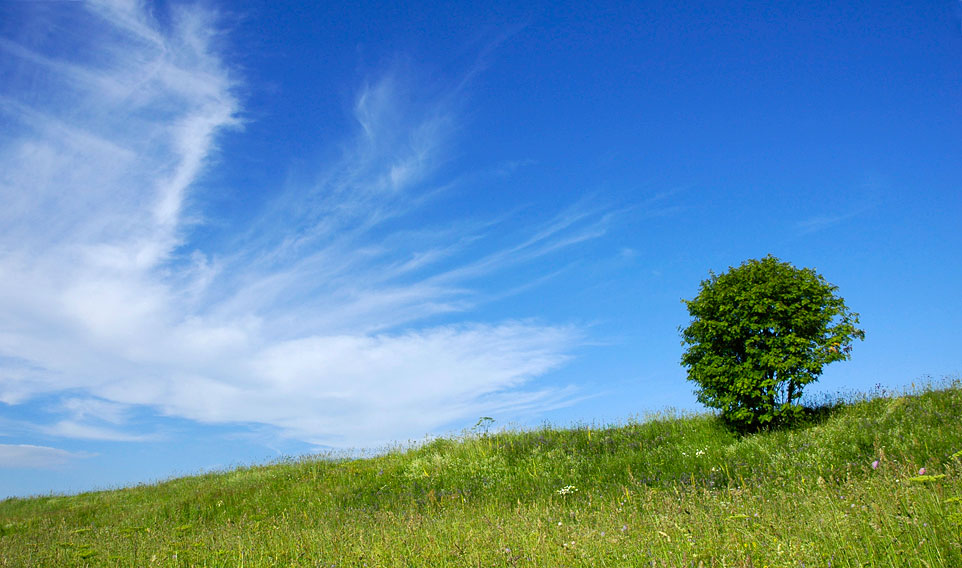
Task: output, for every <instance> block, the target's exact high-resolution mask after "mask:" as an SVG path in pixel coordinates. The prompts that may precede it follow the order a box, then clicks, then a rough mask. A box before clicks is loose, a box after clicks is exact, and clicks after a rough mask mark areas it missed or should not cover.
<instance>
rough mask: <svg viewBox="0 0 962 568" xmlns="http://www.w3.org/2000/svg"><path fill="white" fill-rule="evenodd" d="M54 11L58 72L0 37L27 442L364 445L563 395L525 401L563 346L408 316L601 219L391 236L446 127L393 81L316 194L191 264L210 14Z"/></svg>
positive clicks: (526, 330)
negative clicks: (247, 435) (28, 409)
mask: <svg viewBox="0 0 962 568" xmlns="http://www.w3.org/2000/svg"><path fill="white" fill-rule="evenodd" d="M57 14H59V15H58V16H56V17H58V18H63V20H58V21H56V22H54V23H55V24H57V26H59V27H61V28H64V29H75V30H78V31H77V32H76V33H73V34H69V36H68V38H67V39H66V40H64V41H69V42H72V43H73V44H74V45H73V49H70V50H58V53H60V55H58V57H56V58H55V57H53V56H51V55H49V54H48V53H47V52H45V51H44V44H43V43H42V42H39V43H38V42H35V41H32V40H31V38H32V37H33V36H32V35H31V34H28V33H27V34H24V35H23V36H22V37H17V38H14V39H9V40H5V41H4V42H3V43H0V52H2V53H0V61H6V62H7V64H6V65H7V67H8V68H7V69H3V68H2V67H0V71H5V73H4V76H5V77H8V78H9V80H6V81H5V84H6V87H0V121H2V124H4V125H10V126H11V128H5V129H4V131H3V133H0V172H3V173H0V198H2V199H3V201H4V203H6V204H10V206H9V207H5V208H3V209H0V226H2V227H3V229H2V230H0V273H2V274H4V278H3V279H0V401H3V402H7V403H9V404H16V403H25V402H27V401H29V400H30V399H31V398H32V397H36V396H39V395H45V394H60V395H61V396H65V402H64V403H63V404H62V405H61V407H60V408H59V409H57V410H56V413H57V414H58V416H57V417H56V418H55V419H54V421H53V422H52V423H51V424H46V425H41V426H40V429H41V431H43V432H45V433H46V434H48V435H55V436H62V437H71V438H80V439H97V440H114V441H138V440H144V439H148V438H149V439H154V438H153V437H152V436H145V435H143V434H137V433H130V432H128V431H127V430H128V429H129V428H128V417H129V411H130V409H131V408H133V407H147V408H151V409H154V410H155V411H156V412H159V413H162V414H165V415H169V416H175V417H182V418H188V419H192V420H196V421H201V422H207V423H233V422H254V423H261V424H266V425H271V426H274V427H277V428H279V429H280V430H281V431H282V432H283V433H285V434H286V435H288V436H294V437H297V438H299V439H301V440H305V441H309V442H312V443H318V444H329V445H339V446H362V445H363V446H371V445H376V444H381V443H385V442H387V441H389V440H391V439H398V438H419V437H421V436H422V435H424V434H425V433H427V432H429V431H432V430H434V429H436V428H439V427H441V426H443V425H446V424H449V423H451V422H452V421H455V420H462V419H466V418H468V419H469V418H475V417H477V416H478V415H482V414H492V413H495V412H497V411H499V410H500V411H513V412H517V411H521V410H525V409H539V408H542V409H544V408H550V407H556V406H558V405H562V404H565V403H567V402H570V401H571V400H573V398H572V397H573V395H574V393H573V392H572V391H571V390H570V389H565V388H545V389H541V390H536V391H532V390H530V389H526V388H525V385H526V384H527V383H528V382H529V381H530V380H531V379H532V378H535V377H538V376H541V375H543V374H545V373H547V372H549V371H551V370H552V369H555V368H557V367H558V366H559V365H561V364H563V363H564V361H565V360H566V359H567V357H568V356H567V353H569V352H570V350H571V349H572V348H573V347H574V346H575V345H576V344H577V343H578V341H579V339H580V334H579V332H578V331H577V330H576V329H573V328H569V327H565V326H555V325H544V324H540V323H536V322H518V321H502V322H499V323H487V324H481V323H464V324H461V325H450V326H432V327H425V326H419V325H417V322H418V321H419V320H423V319H424V318H425V317H427V316H432V315H437V314H445V313H449V314H450V313H455V312H459V311H464V310H467V309H470V308H471V307H473V306H474V305H476V303H477V302H478V301H480V300H479V297H478V296H479V294H478V292H477V290H476V283H477V282H478V281H479V280H480V279H484V278H486V277H489V276H490V275H492V274H493V273H495V272H497V271H499V270H504V269H506V268H510V267H512V266H516V265H518V264H520V263H524V262H531V261H532V260H536V259H538V258H541V257H544V256H546V255H550V254H553V253H556V252H557V251H558V250H560V249H562V248H565V247H570V246H574V245H576V244H577V243H580V242H583V241H585V240H588V239H592V238H596V237H598V236H599V235H601V234H603V232H604V229H605V223H606V220H605V218H604V215H603V212H601V211H598V210H592V209H590V208H588V207H585V206H575V207H573V208H571V209H569V210H568V211H565V212H562V213H561V214H559V215H558V216H557V217H556V218H554V219H549V220H547V221H545V222H544V223H543V225H542V226H536V227H533V228H532V231H531V236H528V237H519V238H518V239H517V244H508V245H501V246H500V247H498V246H494V245H492V244H490V243H489V242H488V241H489V237H490V235H491V233H497V232H498V227H497V225H492V224H490V223H486V222H484V221H478V220H473V221H467V220H466V221H453V222H452V223H451V224H450V225H449V226H446V227H436V228H430V227H427V228H425V227H417V228H416V229H411V228H410V227H409V226H405V228H399V226H401V225H403V224H398V223H394V222H395V221H397V220H399V219H403V218H404V216H405V215H407V214H408V213H410V212H411V211H412V210H415V209H416V208H417V207H420V206H423V205H424V204H425V203H427V202H429V200H430V199H432V198H433V197H434V196H435V195H436V192H437V190H438V189H437V188H438V187H440V186H441V185H443V184H440V185H438V184H436V183H435V182H432V181H431V180H432V176H433V175H434V174H435V173H436V171H437V168H438V166H439V165H440V164H442V163H444V160H445V157H446V156H445V153H444V151H443V148H444V147H445V143H446V142H448V141H449V137H450V135H451V133H452V131H453V129H454V123H455V121H454V118H453V113H452V111H451V109H450V108H448V106H447V105H446V103H445V102H444V97H443V96H442V97H440V98H436V99H430V100H428V101H427V102H425V103H423V104H420V105H412V104H408V103H402V102H401V101H407V100H412V99H417V97H416V96H414V95H416V93H412V92H410V90H411V89H414V87H413V86H411V85H409V84H407V83H405V81H404V80H403V78H402V77H401V76H400V75H399V74H397V73H396V74H393V75H391V74H389V75H388V76H387V78H384V79H382V80H379V81H373V82H372V83H371V84H370V85H368V86H367V87H366V88H364V89H362V90H361V93H360V94H359V96H358V98H357V104H356V105H355V113H356V118H357V122H358V125H359V134H358V136H357V137H356V139H354V140H353V141H350V142H349V143H347V144H345V146H344V154H343V156H342V158H341V159H340V160H338V161H335V162H333V163H331V164H328V165H327V166H326V167H323V168H321V174H320V175H319V177H318V180H319V181H318V182H317V183H316V184H315V185H313V186H308V187H304V186H291V187H289V188H287V190H286V192H284V193H283V195H282V196H281V197H280V198H279V199H278V200H277V201H276V202H275V203H274V204H273V205H272V206H271V207H269V208H267V209H266V210H265V211H264V212H263V214H262V215H261V216H260V218H259V219H258V220H257V221H256V222H255V223H254V224H253V226H251V227H250V228H244V229H243V230H240V229H238V231H237V232H236V236H235V240H234V241H233V242H231V243H229V245H228V247H227V248H226V249H212V248H209V246H208V244H207V243H204V242H193V241H191V240H190V233H189V229H190V226H189V223H188V219H190V218H194V217H195V216H196V214H194V213H191V212H190V211H189V203H190V200H189V192H190V191H191V190H192V189H193V188H194V187H195V186H196V185H197V183H198V181H199V178H200V176H201V174H202V173H203V170H204V167H205V164H207V163H208V161H209V158H210V156H211V155H212V154H213V153H214V152H216V150H217V146H216V142H217V139H218V136H222V135H223V133H224V132H225V130H228V129H231V128H235V127H236V126H237V125H238V119H237V115H238V113H239V112H240V106H239V103H238V102H237V100H236V99H235V97H234V95H233V90H232V89H233V88H234V85H235V81H234V79H233V78H232V76H231V74H230V73H229V72H228V71H227V69H226V67H225V65H224V64H223V63H222V62H221V61H220V60H219V59H218V56H217V50H216V48H215V47H216V46H215V45H214V44H215V43H216V39H217V36H216V34H214V33H212V32H211V31H210V30H211V29H213V23H214V22H213V20H212V18H211V17H210V15H208V14H205V13H204V12H201V11H199V10H186V9H183V10H181V9H176V10H175V11H174V17H173V19H172V24H171V26H170V29H169V31H164V32H161V31H160V29H159V27H158V26H156V25H155V24H154V23H153V21H152V20H151V19H150V17H149V16H147V15H146V14H145V13H143V11H142V10H141V8H140V5H139V4H135V3H127V2H120V1H116V2H92V3H83V4H80V5H77V6H71V7H70V8H69V9H67V10H64V11H63V12H58V13H57ZM47 15H48V16H49V15H50V14H49V13H47ZM27 25H32V26H43V25H47V24H46V23H43V22H32V21H31V22H29V24H27ZM166 29H167V28H165V30H166ZM93 31H96V32H98V33H92V32H93ZM64 53H66V54H67V55H63V54H64ZM0 65H4V64H0ZM37 77H42V78H43V80H42V81H40V82H39V84H38V83H37ZM24 94H30V95H31V96H24ZM499 237H503V235H499ZM502 241H503V239H502ZM63 393H82V394H80V395H73V394H71V395H64V394H63ZM11 447H13V446H7V448H11ZM46 450H49V451H50V452H57V451H58V450H53V449H50V448H47V449H46ZM10 451H12V450H10ZM48 455H50V456H53V455H59V454H49V453H48Z"/></svg>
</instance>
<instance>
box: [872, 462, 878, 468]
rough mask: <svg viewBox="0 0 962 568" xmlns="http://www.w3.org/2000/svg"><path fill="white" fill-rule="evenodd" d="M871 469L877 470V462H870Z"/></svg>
mask: <svg viewBox="0 0 962 568" xmlns="http://www.w3.org/2000/svg"><path fill="white" fill-rule="evenodd" d="M872 469H878V460H875V461H873V462H872Z"/></svg>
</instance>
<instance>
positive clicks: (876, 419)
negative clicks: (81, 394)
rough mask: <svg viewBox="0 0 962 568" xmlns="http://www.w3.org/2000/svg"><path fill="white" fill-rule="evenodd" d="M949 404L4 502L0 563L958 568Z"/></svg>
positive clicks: (956, 405) (585, 437) (611, 435)
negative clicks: (794, 423) (780, 426)
mask: <svg viewBox="0 0 962 568" xmlns="http://www.w3.org/2000/svg"><path fill="white" fill-rule="evenodd" d="M960 417H962V384H960V383H959V382H958V381H955V382H954V383H952V384H950V385H942V386H940V387H929V388H926V389H923V390H919V391H917V392H914V393H912V394H909V395H902V396H893V397H874V398H873V397H859V400H850V401H849V402H846V403H838V404H835V405H832V406H830V407H824V408H822V411H821V412H820V413H818V417H817V418H815V419H813V422H812V423H810V424H808V425H805V426H800V427H797V428H794V429H791V430H783V431H776V432H762V433H759V434H755V435H751V436H738V435H735V434H732V433H730V432H728V431H727V430H725V428H724V427H723V426H722V425H721V424H720V422H719V421H718V420H717V419H716V418H714V417H712V416H708V415H682V416H670V415H666V416H660V417H653V418H650V419H647V420H645V421H639V422H630V423H628V424H625V425H621V426H617V427H596V426H588V425H582V426H580V427H577V428H572V429H566V430H558V429H548V428H544V429H540V430H533V431H515V432H503V433H497V434H481V433H468V434H465V435H463V436H461V437H459V438H454V439H439V440H435V441H432V442H430V443H428V444H425V445H423V446H421V447H418V448H416V449H410V450H400V449H399V450H396V451H390V452H386V453H384V454H383V455H380V456H377V457H372V458H367V459H356V460H344V459H342V460H334V459H326V460H325V459H308V458H304V459H299V460H291V461H288V462H284V463H279V464H273V465H268V466H256V467H249V468H242V469H238V470H235V471H229V472H220V473H210V474H206V475H200V476H195V477H188V478H182V479H174V480H171V481H168V482H165V483H161V484H158V485H152V486H139V487H133V488H127V489H120V490H116V491H104V492H95V493H85V494H81V495H75V496H50V497H39V498H31V499H8V500H6V501H3V502H0V566H86V565H89V566H231V567H233V566H324V567H330V566H338V567H343V566H358V567H361V566H370V567H374V566H475V567H476V566H484V567H488V566H507V567H513V566H693V567H698V566H706V567H708V566H725V567H740V566H746V567H747V566H752V567H763V566H772V567H774V566H809V567H811V566H829V565H831V566H859V567H861V566H928V567H935V566H962V545H960V542H962V501H960V497H962V452H960V451H962V420H960ZM874 460H879V465H878V467H877V469H873V467H872V462H873V461H874ZM922 467H924V468H925V469H926V472H925V475H921V476H920V475H919V469H920V468H922ZM565 488H567V489H565Z"/></svg>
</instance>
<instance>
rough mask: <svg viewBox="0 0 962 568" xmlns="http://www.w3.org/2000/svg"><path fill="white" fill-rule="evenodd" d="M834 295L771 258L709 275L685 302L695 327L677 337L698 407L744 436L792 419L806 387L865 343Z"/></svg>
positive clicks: (808, 274)
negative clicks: (858, 342)
mask: <svg viewBox="0 0 962 568" xmlns="http://www.w3.org/2000/svg"><path fill="white" fill-rule="evenodd" d="M836 292H837V287H836V286H834V285H832V284H830V283H828V282H826V281H825V279H824V278H823V277H822V276H821V275H819V274H818V273H816V272H815V271H814V270H813V269H810V268H801V269H799V268H795V267H794V266H792V265H791V264H789V263H787V262H782V261H780V260H779V259H777V258H775V257H773V256H771V255H769V256H766V257H765V258H763V259H761V260H754V259H752V260H748V261H745V262H744V263H742V264H741V266H738V267H730V268H729V270H728V272H725V273H724V274H720V275H718V274H715V273H713V272H709V278H708V279H706V280H704V281H702V283H701V287H700V291H699V293H698V295H697V296H696V297H695V298H694V299H692V300H683V301H684V303H685V304H686V305H687V307H688V312H689V314H690V315H691V318H692V320H691V322H690V323H689V324H688V327H686V328H684V329H681V334H682V338H683V341H682V345H683V346H686V347H687V349H686V351H685V353H684V354H683V356H682V360H681V362H682V365H683V366H686V367H687V368H688V379H689V380H690V381H693V382H695V383H697V384H698V388H697V389H696V391H695V392H696V394H697V396H698V400H699V402H701V403H702V404H705V405H706V406H709V407H712V408H718V409H720V410H721V412H722V416H723V417H724V418H725V419H726V420H728V421H729V422H730V423H731V424H732V425H734V426H736V427H739V428H743V429H757V428H759V427H763V426H767V425H775V424H779V423H784V422H787V421H790V420H791V419H793V418H795V417H796V416H797V415H798V414H799V413H800V412H801V407H800V405H799V404H798V401H799V398H800V397H801V396H802V389H803V387H804V386H805V385H807V384H809V383H811V382H813V381H816V380H818V377H819V375H821V373H822V368H823V367H824V366H825V365H827V364H828V363H832V362H834V361H842V360H846V359H849V358H850V357H851V351H852V342H853V341H854V340H855V339H864V338H865V332H864V331H862V330H861V329H858V328H857V327H856V326H857V325H858V314H857V313H854V312H851V311H850V310H849V309H848V307H847V306H846V305H845V301H844V300H843V299H842V298H841V297H839V296H838V295H837V294H836Z"/></svg>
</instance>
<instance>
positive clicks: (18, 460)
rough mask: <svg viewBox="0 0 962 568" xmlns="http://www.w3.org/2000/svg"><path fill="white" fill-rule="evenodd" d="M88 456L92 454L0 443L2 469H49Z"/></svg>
mask: <svg viewBox="0 0 962 568" xmlns="http://www.w3.org/2000/svg"><path fill="white" fill-rule="evenodd" d="M88 457H92V456H91V455H90V454H84V453H75V452H68V451H66V450H60V449H57V448H49V447H47V446H32V445H30V444H0V468H4V469H13V468H17V469H20V468H24V469H50V468H55V467H59V466H63V465H66V464H67V463H69V462H71V461H73V460H76V459H82V458H88Z"/></svg>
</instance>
